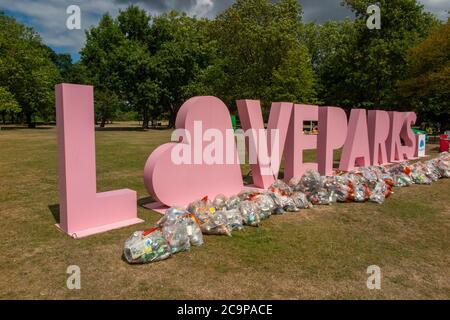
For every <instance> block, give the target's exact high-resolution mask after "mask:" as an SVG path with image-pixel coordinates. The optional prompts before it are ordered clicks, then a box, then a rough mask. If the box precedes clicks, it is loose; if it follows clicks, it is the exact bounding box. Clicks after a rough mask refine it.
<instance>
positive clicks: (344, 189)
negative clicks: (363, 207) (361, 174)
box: [335, 176, 355, 202]
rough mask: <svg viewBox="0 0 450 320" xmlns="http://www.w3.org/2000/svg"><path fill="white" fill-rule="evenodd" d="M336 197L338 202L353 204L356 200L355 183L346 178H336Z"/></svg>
mask: <svg viewBox="0 0 450 320" xmlns="http://www.w3.org/2000/svg"><path fill="white" fill-rule="evenodd" d="M335 182H336V188H335V196H336V201H338V202H351V201H353V199H354V198H355V195H354V190H353V183H352V182H351V181H350V180H349V179H348V177H346V176H337V177H335Z"/></svg>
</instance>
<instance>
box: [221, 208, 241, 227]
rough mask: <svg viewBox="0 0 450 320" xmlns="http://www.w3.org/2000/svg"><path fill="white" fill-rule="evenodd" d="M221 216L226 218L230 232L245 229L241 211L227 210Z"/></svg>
mask: <svg viewBox="0 0 450 320" xmlns="http://www.w3.org/2000/svg"><path fill="white" fill-rule="evenodd" d="M221 214H222V215H223V216H224V217H225V219H226V221H227V227H228V229H229V230H231V231H240V230H243V229H244V221H243V218H242V215H241V211H239V209H232V210H225V211H222V212H221Z"/></svg>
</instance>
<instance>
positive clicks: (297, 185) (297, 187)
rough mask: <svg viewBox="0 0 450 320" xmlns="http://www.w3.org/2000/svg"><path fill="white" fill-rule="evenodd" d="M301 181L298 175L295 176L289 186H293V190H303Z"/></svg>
mask: <svg viewBox="0 0 450 320" xmlns="http://www.w3.org/2000/svg"><path fill="white" fill-rule="evenodd" d="M300 181H301V178H298V177H294V178H292V179H291V180H289V183H288V186H289V187H290V188H291V190H292V192H295V191H301V184H300Z"/></svg>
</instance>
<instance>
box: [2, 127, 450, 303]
mask: <svg viewBox="0 0 450 320" xmlns="http://www.w3.org/2000/svg"><path fill="white" fill-rule="evenodd" d="M169 137H170V131H167V130H149V131H140V130H108V131H97V134H96V140H97V183H98V189H99V190H98V191H107V190H112V189H120V188H131V189H134V190H136V191H137V192H138V198H139V199H143V198H146V197H148V194H147V192H146V190H145V187H144V185H143V178H142V175H143V168H144V164H145V161H146V159H147V157H148V155H149V154H150V153H151V151H152V150H153V149H154V148H155V147H157V146H158V145H160V144H162V143H164V142H167V141H168V140H169ZM430 152H431V153H433V152H434V153H435V152H436V151H435V149H433V148H431V149H430ZM306 158H307V160H312V154H309V155H307V157H306ZM308 158H309V159H308ZM0 181H1V184H0V215H1V216H0V237H1V238H0V251H1V254H0V298H2V299H6V298H13V299H18V298H27V299H35V298H42V299H57V298H61V299H79V298H83V299H85V298H88V299H90V298H94V299H109V298H112V299H134V298H137V299H177V298H178V299H182V298H183V299H240V298H242V299H247V298H250V299H278V298H286V299H303V298H304V299H319V298H330V299H342V298H343V299H353V298H356V299H385V298H387V299H402V298H406V299H420V298H424V299H436V298H444V299H448V298H450V277H449V275H450V255H449V252H450V251H449V248H450V205H449V203H448V200H449V195H450V192H449V190H450V179H446V180H440V181H438V182H436V183H435V184H433V185H432V186H412V187H408V188H403V189H395V194H394V195H393V197H392V199H390V200H388V201H387V202H386V203H385V204H384V205H377V204H374V203H364V204H357V203H351V204H334V205H332V206H321V207H315V208H314V209H310V210H302V211H301V212H300V213H298V214H294V213H290V214H286V215H283V216H273V217H271V218H270V219H269V220H267V221H264V223H263V225H262V226H261V227H260V228H250V227H248V228H246V230H245V231H244V232H240V233H239V232H235V233H234V234H233V237H231V238H229V237H220V236H206V237H205V245H204V246H202V247H195V248H193V249H192V250H191V251H190V252H185V253H179V254H177V255H176V256H174V257H172V258H171V259H169V260H166V261H162V262H159V263H155V264H147V265H134V266H131V265H128V264H127V263H126V262H124V261H123V260H122V257H121V256H122V248H123V243H124V241H125V239H126V238H127V237H128V236H129V235H130V234H131V233H132V232H133V231H135V230H137V229H142V228H144V227H146V226H149V225H151V224H152V223H154V222H155V221H156V220H157V219H158V214H156V213H154V212H151V211H148V210H146V209H143V208H141V207H139V209H138V215H139V217H140V218H142V219H144V220H145V221H146V223H145V224H142V225H135V226H131V227H128V228H123V229H119V230H113V231H110V232H107V233H103V234H99V235H95V236H91V237H88V238H83V239H80V240H74V239H72V238H70V237H68V236H67V235H65V234H63V233H62V232H60V231H59V230H58V229H57V228H56V227H55V226H54V224H55V223H56V222H57V219H58V216H57V215H58V212H57V204H58V193H57V158H56V131H55V128H51V127H49V128H41V129H22V128H16V129H11V130H1V131H0ZM174 192H176V184H174ZM69 265H78V266H80V268H81V286H82V288H81V290H69V289H67V287H66V280H67V277H68V275H67V274H66V269H67V267H68V266H69ZM370 265H378V266H380V268H381V272H382V283H381V290H369V289H367V287H366V281H367V277H368V275H367V274H366V269H367V267H368V266H370Z"/></svg>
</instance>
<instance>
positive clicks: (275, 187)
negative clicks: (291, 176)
mask: <svg viewBox="0 0 450 320" xmlns="http://www.w3.org/2000/svg"><path fill="white" fill-rule="evenodd" d="M269 191H270V192H273V193H277V194H279V195H282V196H289V195H291V193H292V189H291V187H289V186H288V185H287V184H286V183H285V182H284V181H282V180H277V181H275V182H274V183H273V184H272V185H271V186H270V187H269Z"/></svg>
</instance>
